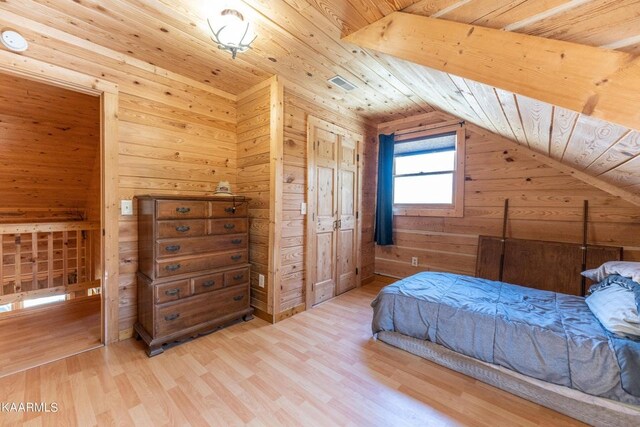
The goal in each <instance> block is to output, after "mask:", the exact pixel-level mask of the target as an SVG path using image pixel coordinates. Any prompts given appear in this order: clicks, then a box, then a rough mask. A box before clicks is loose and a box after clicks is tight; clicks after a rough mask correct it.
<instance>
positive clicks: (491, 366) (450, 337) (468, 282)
mask: <svg viewBox="0 0 640 427" xmlns="http://www.w3.org/2000/svg"><path fill="white" fill-rule="evenodd" d="M372 307H373V309H374V315H373V322H372V330H373V333H374V335H376V336H377V337H378V339H379V340H381V341H384V342H387V343H389V344H392V345H395V346H397V347H400V348H403V349H405V350H408V351H410V352H412V353H415V354H418V355H420V356H422V357H425V358H427V359H431V360H433V361H435V362H437V363H440V364H443V365H445V366H448V367H450V368H452V369H455V370H457V371H461V372H463V373H465V374H468V375H471V376H473V377H475V378H477V379H480V380H482V381H485V382H488V383H491V384H492V385H495V386H497V387H500V388H503V389H505V390H507V391H510V392H512V393H514V394H517V395H520V396H522V397H525V398H527V399H529V400H533V401H535V402H537V403H540V404H543V405H545V406H547V407H551V408H552V409H555V410H558V411H559V412H562V413H565V414H567V415H569V416H572V417H574V418H577V419H580V420H582V421H585V422H588V423H590V424H594V425H620V424H626V425H633V424H635V425H637V424H639V423H640V412H639V408H640V406H638V405H640V365H639V361H640V342H638V341H634V340H631V339H626V338H618V337H616V336H614V335H613V334H611V333H608V332H607V331H606V330H605V329H604V328H603V327H602V326H601V324H600V323H599V322H598V319H596V317H595V316H594V315H593V314H592V312H591V310H590V309H589V307H588V306H587V304H586V303H585V298H583V297H580V296H576V295H566V294H561V293H555V292H550V291H545V290H540V289H533V288H528V287H522V286H517V285H512V284H507V283H503V282H498V281H492V280H488V279H482V278H475V277H469V276H462V275H456V274H449V273H433V272H425V273H419V274H416V275H414V276H411V277H409V278H406V279H403V280H400V281H398V282H396V283H394V284H392V285H389V286H387V287H385V288H384V289H382V291H381V292H380V293H379V295H378V296H377V297H376V299H375V300H374V301H373V303H372Z"/></svg>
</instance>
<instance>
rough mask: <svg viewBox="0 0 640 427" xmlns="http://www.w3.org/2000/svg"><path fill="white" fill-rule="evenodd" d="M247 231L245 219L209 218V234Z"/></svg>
mask: <svg viewBox="0 0 640 427" xmlns="http://www.w3.org/2000/svg"><path fill="white" fill-rule="evenodd" d="M246 232H247V219H246V218H238V219H210V220H209V230H208V233H209V234H235V233H246Z"/></svg>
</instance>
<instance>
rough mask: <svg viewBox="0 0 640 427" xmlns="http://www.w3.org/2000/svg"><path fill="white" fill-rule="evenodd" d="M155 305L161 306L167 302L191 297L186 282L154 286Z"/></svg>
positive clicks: (187, 282) (180, 281) (189, 287)
mask: <svg viewBox="0 0 640 427" xmlns="http://www.w3.org/2000/svg"><path fill="white" fill-rule="evenodd" d="M154 293H155V303H156V304H162V303H165V302H169V301H175V300H178V299H180V298H185V297H188V296H189V295H191V286H189V281H188V280H179V281H176V282H169V283H163V284H162V285H155V286H154Z"/></svg>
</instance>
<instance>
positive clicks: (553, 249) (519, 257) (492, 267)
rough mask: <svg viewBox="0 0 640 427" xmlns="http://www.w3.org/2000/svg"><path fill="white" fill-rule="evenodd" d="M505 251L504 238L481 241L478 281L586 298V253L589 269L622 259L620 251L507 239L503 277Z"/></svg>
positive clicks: (612, 248)
mask: <svg viewBox="0 0 640 427" xmlns="http://www.w3.org/2000/svg"><path fill="white" fill-rule="evenodd" d="M502 249H503V239H502V238H501V237H491V236H480V237H479V238H478V260H477V263H476V276H477V277H482V278H484V279H490V280H501V281H503V282H507V283H513V284H516V285H522V286H528V287H531V288H536V289H544V290H547V291H553V292H561V293H563V294H571V295H584V291H583V284H582V283H583V282H582V277H581V276H580V272H581V271H583V258H582V257H583V252H584V251H586V268H587V269H590V268H597V267H599V266H600V265H601V264H602V263H604V262H606V261H618V260H621V259H622V248H621V247H614V246H596V245H587V246H586V247H585V249H584V250H583V246H582V244H580V243H562V242H548V241H542V240H525V239H504V258H503V261H502V277H500V267H501V258H502V254H503V251H502ZM586 286H587V287H588V286H589V283H588V282H587V283H586Z"/></svg>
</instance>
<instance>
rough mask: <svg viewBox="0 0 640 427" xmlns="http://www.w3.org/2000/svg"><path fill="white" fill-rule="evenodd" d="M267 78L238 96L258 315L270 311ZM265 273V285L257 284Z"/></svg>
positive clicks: (241, 176)
mask: <svg viewBox="0 0 640 427" xmlns="http://www.w3.org/2000/svg"><path fill="white" fill-rule="evenodd" d="M268 83H269V81H267V82H265V83H264V84H259V85H257V86H255V87H254V88H252V89H251V90H249V91H247V92H245V93H243V94H240V95H239V96H238V107H237V108H238V128H237V129H238V147H237V157H238V161H237V164H238V176H237V189H236V190H234V192H237V193H238V194H240V195H243V196H247V197H250V198H251V201H250V202H249V242H250V246H249V262H251V305H252V306H253V307H254V308H255V309H257V310H259V311H257V312H256V314H257V315H258V316H260V317H261V318H266V317H269V316H270V315H272V314H273V298H271V296H272V292H273V288H272V284H271V283H270V281H269V274H268V273H269V272H268V270H269V246H270V242H269V208H270V203H271V201H270V200H269V199H270V159H271V156H270V151H271V124H270V116H271V115H270V112H271V92H270V84H268ZM260 274H262V275H264V277H265V287H263V288H261V287H260V286H258V275H260Z"/></svg>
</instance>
